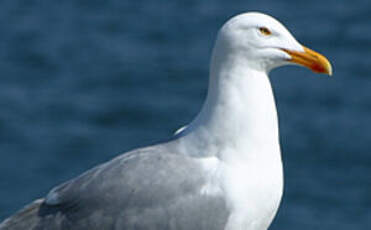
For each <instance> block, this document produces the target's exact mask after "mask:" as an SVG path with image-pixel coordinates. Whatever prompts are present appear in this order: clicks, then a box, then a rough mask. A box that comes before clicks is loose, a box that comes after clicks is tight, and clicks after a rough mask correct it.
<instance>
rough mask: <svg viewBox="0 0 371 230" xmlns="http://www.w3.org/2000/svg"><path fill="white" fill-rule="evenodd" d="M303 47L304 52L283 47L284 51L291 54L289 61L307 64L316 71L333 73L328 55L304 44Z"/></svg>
mask: <svg viewBox="0 0 371 230" xmlns="http://www.w3.org/2000/svg"><path fill="white" fill-rule="evenodd" d="M303 48H304V52H300V51H291V50H287V49H283V51H285V52H286V53H288V54H289V55H290V56H291V59H290V60H289V62H292V63H296V64H299V65H302V66H305V67H307V68H309V69H311V70H312V71H313V72H315V73H324V74H328V75H330V76H331V75H332V67H331V64H330V62H329V61H328V60H327V58H326V57H324V56H323V55H322V54H319V53H317V52H316V51H313V50H311V49H309V48H307V47H304V46H303Z"/></svg>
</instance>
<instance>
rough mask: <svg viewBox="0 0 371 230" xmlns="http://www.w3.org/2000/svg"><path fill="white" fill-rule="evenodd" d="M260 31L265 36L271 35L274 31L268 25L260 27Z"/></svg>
mask: <svg viewBox="0 0 371 230" xmlns="http://www.w3.org/2000/svg"><path fill="white" fill-rule="evenodd" d="M259 31H260V33H262V34H263V35H265V36H268V35H271V34H272V32H271V31H270V30H269V29H268V28H267V27H260V28H259Z"/></svg>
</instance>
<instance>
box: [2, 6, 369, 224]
mask: <svg viewBox="0 0 371 230" xmlns="http://www.w3.org/2000/svg"><path fill="white" fill-rule="evenodd" d="M251 10H258V11H263V12H266V13H269V14H271V15H273V16H275V17H276V18H278V19H280V20H281V21H282V22H283V23H284V24H286V25H287V27H288V28H289V29H290V30H291V31H292V33H293V34H294V35H295V37H296V38H297V39H298V40H299V41H300V42H302V43H303V44H305V45H307V46H309V47H311V48H314V49H315V50H318V51H320V52H321V53H323V54H325V55H326V56H327V57H329V59H330V60H331V61H332V63H333V67H334V76H333V77H332V78H329V77H325V76H319V75H315V74H313V73H311V72H310V71H308V70H306V69H303V68H298V67H285V68H282V69H278V70H275V71H273V72H272V74H271V79H272V84H273V87H274V91H275V95H276V99H277V106H278V112H279V116H280V127H281V129H280V130H281V131H280V132H281V143H282V152H283V160H284V165H285V195H284V197H283V201H282V205H281V208H280V211H279V213H278V216H277V218H276V219H275V221H274V223H273V225H272V227H271V228H270V229H272V230H279V229H287V230H289V229H293V230H294V229H301V230H307V229H308V230H309V229H311V230H312V229H321V230H328V229H335V230H343V229H344V230H349V229H369V228H370V227H371V152H370V146H371V135H370V132H369V130H370V129H371V116H370V114H371V75H370V71H371V30H370V27H371V14H370V12H371V4H370V3H369V2H368V1H364V0H352V1H338V0H329V1H323V0H311V1H304V0H295V1H294V0H286V1H277V0H259V1H258V0H255V1H253V0H251V1H248V0H243V1H242V0H233V1H223V0H212V1H200V0H199V1H195V0H188V1H185V0H183V1H180V0H172V1H159V0H146V1H143V0H136V1H129V0H120V1H119V0H117V1H116V0H106V1H97V0H74V1H57V0H49V1H36V0H24V1H21V0H3V1H1V2H0V156H1V161H0V197H1V199H0V219H3V218H5V217H6V216H8V215H10V214H11V213H13V212H15V211H16V210H17V209H19V208H21V207H22V206H23V205H25V204H27V203H29V202H30V201H32V200H34V199H36V198H39V197H42V196H44V195H45V194H46V193H47V192H48V190H49V189H50V188H52V187H53V186H54V185H56V184H59V183H60V182H63V181H65V180H67V179H69V178H71V177H74V176H76V175H78V174H79V173H81V172H83V171H85V170H87V169H89V168H91V167H92V166H94V165H96V164H98V163H101V162H104V161H107V160H109V159H110V158H112V157H114V156H116V155H117V154H119V153H121V152H124V151H126V150H129V149H132V148H134V147H138V146H143V145H147V144H150V143H153V142H157V141H160V140H162V139H166V138H167V137H169V136H170V135H172V133H173V131H174V130H176V129H177V128H179V127H180V126H182V125H184V124H186V123H188V122H189V121H191V120H192V118H193V117H194V116H195V115H196V114H197V112H198V111H199V109H200V107H201V105H202V102H203V100H204V98H205V94H206V87H207V74H208V69H207V66H208V62H209V57H210V52H211V48H212V46H213V41H214V39H215V35H216V32H217V30H218V28H219V27H220V26H221V25H222V24H223V23H224V22H225V21H226V20H227V19H228V18H230V17H231V16H233V15H235V14H237V13H240V12H244V11H251Z"/></svg>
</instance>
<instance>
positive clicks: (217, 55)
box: [0, 12, 332, 230]
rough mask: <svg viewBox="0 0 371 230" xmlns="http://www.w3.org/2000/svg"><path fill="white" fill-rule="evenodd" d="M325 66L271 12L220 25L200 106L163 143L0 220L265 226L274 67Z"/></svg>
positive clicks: (274, 171)
mask: <svg viewBox="0 0 371 230" xmlns="http://www.w3.org/2000/svg"><path fill="white" fill-rule="evenodd" d="M287 64H298V65H302V66H305V67H308V68H309V69H311V70H313V71H314V72H318V73H325V74H329V75H331V73H332V69H331V65H330V63H329V61H328V60H327V59H326V58H325V57H323V56H322V55H320V54H318V53H316V52H315V51H313V50H310V49H308V48H306V47H304V46H302V45H301V44H300V43H299V42H297V40H296V39H295V38H294V37H293V36H292V35H291V34H290V32H289V31H288V30H287V29H286V28H285V27H284V26H283V25H282V24H281V23H280V22H278V21H277V20H275V19H274V18H272V17H270V16H268V15H265V14H262V13H256V12H251V13H244V14H241V15H237V16H235V17H233V18H232V19H230V20H229V21H228V22H226V23H225V24H224V25H223V27H222V28H221V29H220V31H219V33H218V36H217V40H216V42H215V46H214V49H213V52H212V58H211V63H210V73H209V88H208V94H207V98H206V101H205V103H204V105H203V107H202V110H201V112H200V113H199V114H198V116H197V117H196V118H195V119H194V120H193V121H192V122H191V123H190V124H189V125H188V126H185V127H183V128H182V129H181V130H179V131H178V132H177V133H176V135H175V137H174V138H173V139H172V140H171V141H169V142H166V143H161V144H157V145H153V146H149V147H144V148H139V149H135V150H132V151H130V152H127V153H124V154H122V155H120V156H118V157H116V158H114V159H112V160H111V161H109V162H106V163H104V164H101V165H98V166H96V167H94V168H93V169H91V170H89V171H87V172H85V173H83V174H82V175H80V176H78V177H76V178H73V179H71V180H69V181H67V182H65V183H63V184H61V185H59V186H56V187H55V188H53V189H52V190H51V191H50V192H49V193H48V194H47V195H46V197H45V198H42V199H38V200H36V201H34V202H33V203H31V204H29V205H28V206H26V207H24V208H23V209H21V210H20V211H19V212H17V213H16V214H14V215H13V216H11V217H9V218H7V219H6V220H4V221H3V222H2V223H1V224H0V229H1V230H18V229H30V230H46V229H48V230H54V229H55V230H62V229H66V230H67V229H68V230H84V229H89V230H94V229H97V230H98V229H99V230H102V229H115V230H129V229H130V230H131V229H133V230H134V229H135V230H144V229H151V230H195V229H197V230H210V229H213V230H222V229H224V230H241V229H244V230H266V229H267V228H268V227H269V225H270V223H271V222H272V219H273V218H274V216H275V214H276V212H277V209H278V207H279V204H280V200H281V196H282V191H283V172H282V162H281V153H280V144H279V132H278V131H279V129H278V122H277V111H276V106H275V101H274V97H273V93H272V89H271V85H270V81H269V78H268V73H269V72H270V70H272V69H273V68H276V67H279V66H283V65H287Z"/></svg>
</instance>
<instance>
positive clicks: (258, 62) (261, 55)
mask: <svg viewBox="0 0 371 230" xmlns="http://www.w3.org/2000/svg"><path fill="white" fill-rule="evenodd" d="M216 47H217V49H219V50H218V52H219V54H218V55H220V52H222V53H224V55H233V56H236V57H238V58H239V60H241V59H242V60H245V64H246V65H248V66H249V68H253V69H255V70H259V71H266V72H269V71H270V70H271V69H273V68H275V67H278V66H282V65H287V64H299V65H303V66H306V67H308V68H310V69H311V70H313V71H314V72H318V73H326V74H329V75H331V73H332V69H331V65H330V63H329V62H328V60H327V59H326V58H325V57H323V56H322V55H320V54H318V53H316V52H314V51H312V50H310V49H308V48H306V47H304V46H302V45H301V44H300V43H299V42H298V41H296V39H295V38H294V37H293V36H292V35H291V33H290V32H289V31H288V30H287V29H286V28H285V27H284V26H283V25H282V24H281V23H280V22H278V21H277V20H276V19H274V18H272V17H271V16H268V15H265V14H262V13H255V12H253V13H245V14H240V15H237V16H235V17H233V18H232V19H230V20H229V21H228V22H227V23H225V24H224V25H223V27H222V28H221V29H220V31H219V34H218V39H217V42H216Z"/></svg>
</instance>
